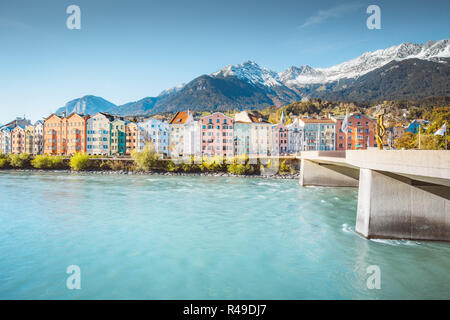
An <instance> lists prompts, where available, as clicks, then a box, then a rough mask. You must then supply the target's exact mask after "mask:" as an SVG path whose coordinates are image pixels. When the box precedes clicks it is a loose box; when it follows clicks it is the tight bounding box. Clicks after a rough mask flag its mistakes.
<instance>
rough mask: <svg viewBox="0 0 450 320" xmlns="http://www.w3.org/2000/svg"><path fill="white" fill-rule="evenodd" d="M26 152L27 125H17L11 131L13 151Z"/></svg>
mask: <svg viewBox="0 0 450 320" xmlns="http://www.w3.org/2000/svg"><path fill="white" fill-rule="evenodd" d="M24 152H25V127H22V126H17V127H15V128H14V129H13V130H12V131H11V153H24Z"/></svg>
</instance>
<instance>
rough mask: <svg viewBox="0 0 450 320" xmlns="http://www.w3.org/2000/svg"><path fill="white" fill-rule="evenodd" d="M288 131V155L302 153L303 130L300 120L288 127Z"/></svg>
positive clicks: (296, 119)
mask: <svg viewBox="0 0 450 320" xmlns="http://www.w3.org/2000/svg"><path fill="white" fill-rule="evenodd" d="M286 128H287V129H288V153H291V154H295V153H298V152H300V151H302V141H303V129H302V127H301V126H300V123H299V120H298V118H295V120H294V122H292V123H291V124H288V125H287V126H286Z"/></svg>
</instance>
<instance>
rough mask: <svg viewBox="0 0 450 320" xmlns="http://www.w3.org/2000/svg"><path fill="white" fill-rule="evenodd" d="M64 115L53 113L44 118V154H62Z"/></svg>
mask: <svg viewBox="0 0 450 320" xmlns="http://www.w3.org/2000/svg"><path fill="white" fill-rule="evenodd" d="M63 150H64V148H63V137H62V117H60V116H58V115H56V114H52V115H50V116H49V117H48V118H46V119H45V120H44V154H49V155H62V154H63Z"/></svg>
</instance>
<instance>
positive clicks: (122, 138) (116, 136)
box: [110, 119, 126, 156]
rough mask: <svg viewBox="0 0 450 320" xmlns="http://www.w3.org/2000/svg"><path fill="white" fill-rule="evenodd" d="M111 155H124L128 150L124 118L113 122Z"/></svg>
mask: <svg viewBox="0 0 450 320" xmlns="http://www.w3.org/2000/svg"><path fill="white" fill-rule="evenodd" d="M110 134H111V155H117V156H118V155H124V154H125V152H126V123H125V121H123V120H122V119H115V120H113V121H112V122H111V132H110Z"/></svg>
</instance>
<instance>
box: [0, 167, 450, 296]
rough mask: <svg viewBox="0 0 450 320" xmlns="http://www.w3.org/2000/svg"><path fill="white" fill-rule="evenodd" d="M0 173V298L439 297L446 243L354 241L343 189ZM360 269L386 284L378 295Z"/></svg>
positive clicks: (444, 291)
mask: <svg viewBox="0 0 450 320" xmlns="http://www.w3.org/2000/svg"><path fill="white" fill-rule="evenodd" d="M0 174H1V179H0V190H2V192H1V193H0V240H1V241H0V270H1V273H0V279H1V285H0V299H12V298H16V299H60V298H62V299H99V298H110V299H142V298H152V299H163V298H165V299H213V298H214V299H311V298H317V299H364V298H388V299H390V298H399V299H401V298H411V297H420V298H450V296H449V295H450V293H449V291H448V287H447V286H446V283H444V282H443V281H442V279H445V278H446V277H447V276H448V270H449V269H450V259H448V257H449V254H450V246H449V245H447V244H442V243H440V244H437V243H429V244H428V243H426V244H425V243H416V242H413V241H399V240H367V239H364V238H363V237H361V236H358V235H357V234H356V233H355V232H354V227H353V226H354V225H355V218H356V207H357V191H356V190H355V189H352V188H324V187H307V188H302V187H300V186H299V184H298V182H297V181H296V180H270V179H267V180H263V179H250V178H225V177H165V176H158V177H148V176H128V175H124V176H121V175H114V176H109V175H107V176H101V175H95V176H93V175H76V176H75V175H74V176H71V175H69V176H68V175H67V174H57V173H47V174H30V173H29V174H12V173H0ZM24 199H26V201H23V200H24ZM417 261H419V262H420V263H414V262H417ZM72 264H77V265H79V266H80V268H81V270H82V277H83V278H82V279H83V280H82V281H83V282H82V283H83V284H82V288H83V289H82V290H80V291H78V292H72V291H71V290H67V289H66V288H65V281H66V277H67V275H66V273H65V270H66V267H67V266H68V265H72ZM372 264H379V265H380V266H381V267H382V270H383V279H386V280H383V281H388V282H386V283H389V285H388V286H385V287H383V290H376V292H374V291H369V290H368V289H367V287H366V280H367V279H366V278H367V273H366V268H367V266H368V265H372ZM399 266H401V268H400V267H399ZM408 277H411V278H408ZM408 279H409V280H408ZM411 279H414V281H411ZM430 288H431V289H430Z"/></svg>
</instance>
